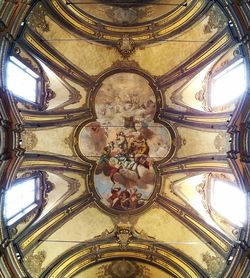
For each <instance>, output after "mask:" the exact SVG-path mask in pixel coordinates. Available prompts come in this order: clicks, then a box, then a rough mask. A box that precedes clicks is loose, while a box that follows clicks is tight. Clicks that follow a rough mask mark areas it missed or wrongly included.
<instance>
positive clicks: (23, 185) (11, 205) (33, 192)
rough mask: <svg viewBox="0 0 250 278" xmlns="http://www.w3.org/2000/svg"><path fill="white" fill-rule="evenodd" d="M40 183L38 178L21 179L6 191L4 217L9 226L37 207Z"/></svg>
mask: <svg viewBox="0 0 250 278" xmlns="http://www.w3.org/2000/svg"><path fill="white" fill-rule="evenodd" d="M38 182H39V179H38V178H36V177H31V178H28V179H19V180H17V181H16V182H15V183H14V184H13V185H12V186H11V187H10V188H9V189H8V190H7V191H6V194H5V202H4V215H5V219H6V221H7V225H8V226H10V225H12V224H13V223H15V222H17V221H19V220H20V219H22V218H23V217H24V216H25V215H27V214H28V213H29V212H31V211H32V210H33V209H34V208H36V207H37V205H38V195H39V194H38Z"/></svg>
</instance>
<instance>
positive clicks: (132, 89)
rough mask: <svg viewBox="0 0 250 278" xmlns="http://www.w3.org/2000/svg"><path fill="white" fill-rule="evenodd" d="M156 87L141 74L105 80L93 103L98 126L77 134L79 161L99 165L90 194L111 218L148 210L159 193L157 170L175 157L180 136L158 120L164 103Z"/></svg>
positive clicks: (80, 128) (87, 126) (118, 76)
mask: <svg viewBox="0 0 250 278" xmlns="http://www.w3.org/2000/svg"><path fill="white" fill-rule="evenodd" d="M152 84H153V82H152V83H150V82H149V80H147V79H146V78H144V77H142V76H141V75H139V74H137V73H129V72H121V73H115V74H113V75H111V76H109V77H107V78H105V79H104V80H103V81H102V83H101V86H99V87H98V90H97V91H96V95H95V98H94V101H93V105H94V107H93V109H94V110H95V114H96V119H95V121H93V122H91V123H88V124H87V125H85V126H84V125H81V126H80V127H79V128H78V136H79V137H78V150H79V152H80V156H81V157H82V158H83V159H86V158H87V159H88V160H89V161H92V162H95V163H94V165H95V169H94V172H93V178H92V181H91V180H90V181H89V189H90V191H93V192H94V193H96V194H97V197H98V198H97V199H98V201H100V204H101V206H102V207H104V208H105V209H109V210H111V211H112V212H116V211H117V212H118V211H119V212H130V211H135V210H138V209H139V208H142V207H144V206H145V205H146V204H148V203H149V201H150V200H151V199H152V198H153V197H154V196H155V194H156V193H157V192H159V189H160V180H159V179H160V178H157V176H159V175H158V174H157V165H158V164H159V163H160V161H162V160H164V161H166V160H167V159H168V158H169V157H171V156H172V154H173V151H174V146H173V141H174V137H175V135H174V134H175V133H174V131H173V130H172V128H171V126H170V125H168V124H166V123H165V124H164V125H163V124H162V123H161V122H160V121H159V120H158V119H157V117H156V115H157V114H158V111H159V109H160V107H159V106H160V105H161V101H160V94H159V92H158V94H159V95H156V94H157V90H156V89H155V90H154V89H153V85H152ZM156 99H157V101H156Z"/></svg>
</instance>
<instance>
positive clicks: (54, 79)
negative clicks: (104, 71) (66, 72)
mask: <svg viewBox="0 0 250 278" xmlns="http://www.w3.org/2000/svg"><path fill="white" fill-rule="evenodd" d="M40 63H41V65H42V67H43V69H44V71H45V72H46V75H47V77H48V79H49V88H50V89H51V90H53V91H54V92H55V93H56V97H55V98H53V99H51V100H50V101H49V106H48V109H47V110H49V109H54V108H57V107H58V106H60V105H62V104H63V103H65V102H66V101H68V100H69V98H70V91H69V89H68V88H67V83H69V86H71V87H72V90H77V91H78V92H79V94H80V95H81V99H80V101H79V102H77V103H75V104H71V105H68V106H66V107H65V108H66V109H70V108H71V109H73V108H78V107H81V106H83V105H84V104H85V103H86V97H87V92H86V90H85V89H84V88H83V87H82V86H80V85H79V84H76V83H75V82H73V81H71V80H69V79H67V78H60V77H59V76H58V75H56V74H55V73H54V72H53V71H52V70H51V69H50V68H48V67H47V66H46V65H45V64H44V63H42V62H41V61H40Z"/></svg>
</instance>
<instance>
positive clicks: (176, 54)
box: [130, 17, 216, 76]
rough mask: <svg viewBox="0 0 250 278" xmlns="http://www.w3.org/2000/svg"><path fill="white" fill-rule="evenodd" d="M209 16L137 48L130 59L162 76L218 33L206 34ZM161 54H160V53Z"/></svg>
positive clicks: (153, 73)
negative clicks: (172, 34) (177, 31)
mask: <svg viewBox="0 0 250 278" xmlns="http://www.w3.org/2000/svg"><path fill="white" fill-rule="evenodd" d="M207 22H208V17H207V18H205V19H203V20H202V21H200V22H198V23H197V24H195V25H193V26H191V27H190V28H189V29H188V30H186V31H184V32H182V33H180V34H178V36H175V37H173V38H170V39H169V40H167V41H165V42H162V43H159V44H155V45H151V46H148V47H145V48H142V49H139V50H137V51H136V52H135V53H134V54H133V55H131V57H130V60H135V61H136V62H137V63H139V65H140V67H141V68H143V69H144V70H146V71H148V72H150V73H151V74H152V75H156V76H161V75H163V74H164V73H166V72H168V71H170V70H171V69H173V68H175V67H176V66H178V65H179V64H180V63H182V62H183V61H185V60H186V59H188V58H189V57H190V56H191V55H192V54H193V53H195V52H196V51H197V50H198V49H199V48H200V47H201V46H203V45H205V43H206V42H207V41H208V40H209V39H210V38H211V37H212V36H213V35H214V34H215V33H216V30H213V32H211V33H208V34H204V32H203V30H204V27H205V25H206V24H207ZM159 54H160V55H159Z"/></svg>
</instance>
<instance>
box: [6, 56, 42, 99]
mask: <svg viewBox="0 0 250 278" xmlns="http://www.w3.org/2000/svg"><path fill="white" fill-rule="evenodd" d="M6 82H7V89H8V90H9V91H11V92H12V93H13V94H14V95H15V96H17V97H19V98H22V99H24V100H26V101H29V102H33V103H36V102H37V99H38V96H37V94H38V82H39V75H37V74H36V73H35V72H34V71H32V70H31V69H30V68H29V67H27V66H26V65H25V64H23V63H22V62H21V61H19V60H18V59H17V58H15V57H14V56H10V58H9V61H8V63H7V72H6Z"/></svg>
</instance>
